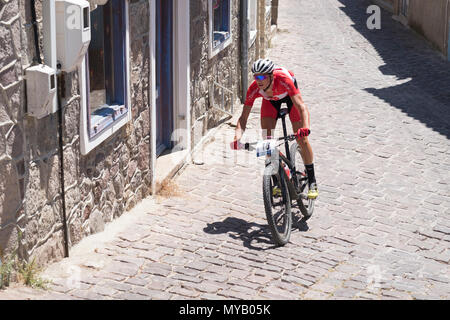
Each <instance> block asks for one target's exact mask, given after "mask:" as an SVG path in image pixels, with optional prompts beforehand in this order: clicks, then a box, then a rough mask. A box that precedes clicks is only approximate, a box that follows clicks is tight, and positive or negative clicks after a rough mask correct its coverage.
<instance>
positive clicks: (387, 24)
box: [339, 0, 450, 138]
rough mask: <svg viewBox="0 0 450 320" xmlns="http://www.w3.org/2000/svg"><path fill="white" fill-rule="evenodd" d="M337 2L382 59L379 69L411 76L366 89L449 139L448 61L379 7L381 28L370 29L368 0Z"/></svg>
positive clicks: (398, 76)
mask: <svg viewBox="0 0 450 320" xmlns="http://www.w3.org/2000/svg"><path fill="white" fill-rule="evenodd" d="M339 2H340V3H342V4H343V5H344V6H345V7H341V8H340V9H341V10H342V11H343V12H344V13H345V14H346V15H347V16H348V17H349V18H350V19H352V21H353V23H354V25H353V27H354V28H355V30H356V31H358V32H359V33H360V34H361V35H362V36H364V37H365V38H366V39H367V40H368V41H369V42H370V43H371V45H372V46H373V47H374V49H375V50H376V51H377V52H378V54H379V55H380V57H381V58H382V59H383V61H384V63H385V64H384V65H383V66H381V67H380V68H379V69H380V71H381V72H382V73H383V74H385V75H391V76H392V75H393V76H396V77H397V78H398V79H410V80H409V81H407V82H405V83H402V84H400V85H397V86H392V87H387V88H378V89H377V88H366V89H365V91H367V92H369V93H371V94H372V95H374V96H376V97H378V98H380V99H382V100H384V101H385V102H387V103H389V104H390V105H391V106H393V107H396V108H398V109H400V110H401V111H403V112H404V113H406V114H407V115H409V116H411V117H413V118H415V119H417V120H419V121H421V122H422V123H424V124H425V125H427V126H428V127H429V128H432V129H433V130H435V131H437V132H439V133H440V134H442V135H444V136H446V137H447V138H450V126H449V123H450V112H449V109H450V62H448V61H445V59H444V58H443V56H442V54H440V53H439V52H438V51H437V50H435V49H434V48H433V47H432V45H431V44H430V43H428V42H427V41H426V40H425V39H423V38H421V37H420V36H419V35H418V34H416V33H414V32H413V31H412V30H410V29H408V28H406V27H404V26H403V25H401V24H400V23H399V22H396V21H395V20H393V19H392V17H391V16H392V14H391V13H389V12H387V11H385V10H382V17H381V29H380V30H369V29H368V28H367V24H366V22H367V18H368V17H369V15H367V14H366V9H367V7H368V5H370V4H371V3H370V2H369V1H366V0H363V1H354V0H339Z"/></svg>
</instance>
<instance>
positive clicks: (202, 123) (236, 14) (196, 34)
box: [190, 0, 241, 147]
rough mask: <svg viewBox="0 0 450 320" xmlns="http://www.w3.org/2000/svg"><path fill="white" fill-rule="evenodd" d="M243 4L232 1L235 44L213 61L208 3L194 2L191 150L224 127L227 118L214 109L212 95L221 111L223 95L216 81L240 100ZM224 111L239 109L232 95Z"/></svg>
mask: <svg viewBox="0 0 450 320" xmlns="http://www.w3.org/2000/svg"><path fill="white" fill-rule="evenodd" d="M239 9H240V1H232V43H231V44H230V45H229V46H228V47H226V48H225V49H223V50H222V51H220V52H219V53H218V54H217V55H215V56H214V57H212V58H211V59H210V58H209V57H208V50H209V49H208V48H209V47H208V46H209V35H208V32H209V25H208V0H196V1H191V2H190V16H191V27H190V28H191V30H190V34H191V75H190V77H191V110H192V112H191V124H192V131H191V137H192V138H191V147H195V145H197V144H198V142H199V141H201V138H202V137H203V136H204V135H205V134H206V133H207V131H208V130H209V129H211V128H213V127H215V126H217V124H218V123H220V121H221V120H223V119H224V118H226V117H227V115H226V114H225V113H223V112H221V111H219V110H217V109H216V108H212V106H211V105H210V95H214V100H215V101H216V103H217V106H218V107H219V104H221V101H222V96H221V95H222V92H221V90H220V89H219V88H218V87H215V88H214V90H213V88H212V84H213V82H214V81H216V82H217V83H219V84H220V85H222V86H224V87H225V88H227V89H229V90H232V91H233V92H234V100H235V101H236V99H238V98H239V97H240V90H241V76H240V75H241V67H240V20H239V19H240V10H239ZM224 100H225V103H224V109H225V110H226V111H228V112H229V111H231V106H232V104H233V106H234V107H237V105H236V103H235V101H232V98H231V95H224Z"/></svg>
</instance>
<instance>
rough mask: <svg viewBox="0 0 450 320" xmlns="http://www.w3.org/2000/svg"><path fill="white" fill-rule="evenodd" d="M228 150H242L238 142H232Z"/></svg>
mask: <svg viewBox="0 0 450 320" xmlns="http://www.w3.org/2000/svg"><path fill="white" fill-rule="evenodd" d="M230 148H231V149H232V150H239V149H242V143H241V142H240V141H239V140H234V141H233V142H231V143H230Z"/></svg>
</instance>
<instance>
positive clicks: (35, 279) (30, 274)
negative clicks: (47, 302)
mask: <svg viewBox="0 0 450 320" xmlns="http://www.w3.org/2000/svg"><path fill="white" fill-rule="evenodd" d="M17 272H18V276H19V279H20V280H21V281H22V282H23V283H24V284H25V285H27V286H30V287H33V288H41V289H47V285H48V284H49V283H50V281H48V280H45V279H42V278H40V277H39V276H38V274H39V272H41V268H39V267H38V266H37V265H36V260H35V259H34V258H33V260H32V261H31V262H29V263H27V262H22V263H19V266H18V270H17Z"/></svg>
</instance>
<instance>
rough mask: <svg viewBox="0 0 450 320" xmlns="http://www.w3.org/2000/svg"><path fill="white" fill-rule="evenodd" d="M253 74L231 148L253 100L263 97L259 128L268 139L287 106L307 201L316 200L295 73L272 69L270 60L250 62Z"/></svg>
mask: <svg viewBox="0 0 450 320" xmlns="http://www.w3.org/2000/svg"><path fill="white" fill-rule="evenodd" d="M252 72H253V76H254V78H255V81H253V82H252V84H251V85H250V87H249V88H248V90H247V97H246V99H245V103H244V109H243V110H242V114H241V117H240V118H239V120H238V122H237V125H236V133H235V136H234V141H233V142H232V143H231V147H232V148H233V149H237V146H238V145H239V141H240V139H241V137H242V134H243V132H244V131H245V128H246V125H247V119H248V116H249V115H250V111H251V108H252V106H253V103H254V101H255V99H256V98H258V97H262V98H263V101H262V105H261V128H262V129H263V135H264V134H267V136H272V130H274V129H275V126H276V123H277V119H278V118H279V117H280V116H279V113H280V108H281V104H282V103H286V104H287V106H288V110H289V118H290V120H291V123H292V128H293V130H294V132H296V133H297V143H298V144H299V146H300V149H301V155H302V159H303V163H304V164H305V169H306V173H307V176H308V185H309V191H308V198H310V199H315V198H317V196H318V195H319V192H318V189H317V184H316V178H315V176H314V164H313V152H312V148H311V145H310V144H309V141H308V135H309V133H310V130H309V128H310V123H309V111H308V108H307V107H306V105H305V103H304V102H303V99H302V96H301V95H300V91H299V90H298V86H297V80H296V79H295V78H294V74H293V73H292V72H291V71H289V70H287V69H285V68H282V67H278V66H275V64H274V63H273V62H272V61H271V60H269V59H259V60H257V61H256V62H255V63H253V67H252ZM264 138H266V136H264Z"/></svg>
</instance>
